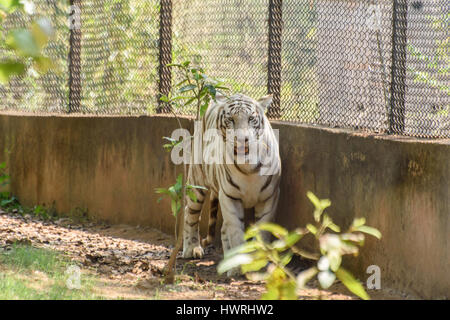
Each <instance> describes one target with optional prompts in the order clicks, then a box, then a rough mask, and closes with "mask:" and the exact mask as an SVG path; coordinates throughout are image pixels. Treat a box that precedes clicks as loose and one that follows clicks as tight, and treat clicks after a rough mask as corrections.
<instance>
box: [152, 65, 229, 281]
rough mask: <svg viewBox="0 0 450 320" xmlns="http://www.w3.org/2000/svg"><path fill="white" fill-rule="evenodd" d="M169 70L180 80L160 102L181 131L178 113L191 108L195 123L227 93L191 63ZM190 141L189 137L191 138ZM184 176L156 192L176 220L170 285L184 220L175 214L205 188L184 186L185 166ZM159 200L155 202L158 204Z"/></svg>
mask: <svg viewBox="0 0 450 320" xmlns="http://www.w3.org/2000/svg"><path fill="white" fill-rule="evenodd" d="M167 66H168V67H172V68H176V69H178V70H179V71H180V73H181V76H182V79H181V81H180V82H178V83H177V84H176V85H175V86H173V88H172V90H171V93H170V94H169V95H161V97H160V100H161V101H162V102H165V103H166V104H167V105H168V106H169V108H168V109H169V111H170V112H171V113H172V114H173V116H174V117H175V119H176V120H177V122H178V125H179V127H180V129H183V126H182V125H181V121H180V119H179V117H178V114H177V110H179V109H186V108H189V107H190V106H191V105H193V106H194V108H195V114H196V118H195V120H196V121H199V120H200V119H201V117H203V115H204V114H205V113H206V110H207V108H208V106H209V104H210V102H211V100H216V94H217V93H218V91H219V90H229V89H228V88H227V87H225V86H224V85H223V82H221V81H218V80H216V79H213V78H211V77H209V76H207V75H206V74H205V71H204V69H203V68H200V67H193V66H191V62H190V61H184V62H182V63H174V64H168V65H167ZM163 139H164V140H166V141H167V143H165V144H164V145H163V148H164V149H165V150H167V151H169V152H170V151H171V150H172V149H173V148H174V147H175V146H177V145H178V144H180V143H181V142H182V141H178V140H175V139H172V138H168V137H163ZM190 139H192V136H191V137H190ZM183 166H184V167H183V174H180V175H178V176H177V179H176V182H175V184H174V185H172V186H170V187H168V188H157V189H156V193H160V194H164V195H167V196H169V197H170V200H171V211H172V214H173V215H174V216H175V217H176V225H175V235H176V239H177V240H176V244H175V248H174V250H173V251H172V254H171V256H170V259H169V262H168V264H167V266H166V278H165V281H166V283H173V281H174V267H175V262H176V255H177V253H178V251H179V250H180V249H181V247H182V245H183V237H182V236H181V235H182V234H183V220H184V214H181V215H179V214H178V212H179V211H180V210H181V209H182V208H183V210H184V208H185V207H186V203H185V202H186V197H187V196H188V197H189V198H190V199H191V200H192V201H195V202H197V196H196V195H195V192H194V189H203V190H206V188H204V187H202V186H193V185H189V184H186V177H187V165H186V164H184V165H183ZM160 200H161V198H160V199H158V202H159V201H160Z"/></svg>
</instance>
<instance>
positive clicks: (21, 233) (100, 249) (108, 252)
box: [0, 209, 402, 300]
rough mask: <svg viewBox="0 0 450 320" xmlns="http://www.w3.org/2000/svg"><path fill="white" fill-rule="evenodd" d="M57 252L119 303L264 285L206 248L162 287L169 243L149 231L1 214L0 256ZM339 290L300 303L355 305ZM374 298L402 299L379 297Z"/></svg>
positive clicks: (247, 294)
mask: <svg viewBox="0 0 450 320" xmlns="http://www.w3.org/2000/svg"><path fill="white" fill-rule="evenodd" d="M15 242H16V243H23V244H30V245H33V246H35V247H41V248H46V249H52V250H57V251H60V252H63V253H65V254H66V255H68V256H69V257H70V258H71V259H72V260H74V261H77V262H78V263H80V264H81V265H82V266H83V270H84V272H87V273H92V274H95V275H96V277H97V278H98V279H99V283H98V285H97V286H96V288H95V290H96V291H97V293H98V294H99V295H100V296H103V297H105V298H111V299H117V298H124V299H195V300H197V299H259V297H260V295H261V293H263V292H264V286H263V284H262V283H258V282H254V281H248V280H246V279H244V278H239V279H228V278H226V277H225V276H219V275H218V274H217V271H216V267H217V263H218V262H219V261H220V259H221V254H220V252H218V250H216V249H214V248H208V249H207V252H206V253H207V254H206V257H205V259H202V260H186V259H181V258H180V259H178V264H177V271H178V272H177V273H178V276H177V277H176V281H175V284H173V285H163V284H162V268H163V267H164V266H165V264H166V262H167V260H168V258H169V255H170V252H171V249H172V247H173V246H172V243H173V238H172V237H171V236H168V235H166V234H164V233H162V232H160V231H158V230H155V229H152V228H148V227H131V226H127V225H114V226H110V225H106V224H100V223H84V224H80V223H74V222H73V221H72V220H70V219H67V218H63V219H59V220H57V221H55V222H52V221H43V220H41V219H39V218H35V217H31V216H29V215H26V216H25V217H22V216H21V215H18V214H6V213H4V212H2V211H1V209H0V250H8V248H10V247H11V245H12V244H13V243H15ZM338 292H345V291H343V289H342V288H341V287H340V286H339V285H338V286H336V288H335V291H323V290H318V289H309V290H304V292H302V298H303V299H315V298H317V297H318V296H319V295H321V296H322V298H324V299H353V298H354V297H353V296H350V295H348V294H342V293H338ZM374 298H384V299H386V298H388V299H389V298H390V299H399V298H402V297H401V296H399V295H389V294H386V293H383V294H381V295H380V294H379V293H378V294H377V296H376V297H374Z"/></svg>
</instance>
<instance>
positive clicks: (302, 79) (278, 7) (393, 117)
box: [0, 0, 450, 138]
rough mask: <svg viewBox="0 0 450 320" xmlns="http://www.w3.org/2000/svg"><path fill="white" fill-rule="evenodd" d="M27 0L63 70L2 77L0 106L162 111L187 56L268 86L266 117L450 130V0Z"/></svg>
mask: <svg viewBox="0 0 450 320" xmlns="http://www.w3.org/2000/svg"><path fill="white" fill-rule="evenodd" d="M35 3H36V11H35V12H34V14H33V15H31V16H40V15H42V16H45V17H48V18H50V19H51V20H52V23H53V25H54V27H55V29H56V37H55V39H53V40H52V41H51V43H50V45H49V46H48V48H47V52H46V53H47V55H49V56H50V57H51V58H52V59H53V60H54V61H56V62H57V65H58V66H59V67H58V69H59V70H56V71H51V72H49V73H48V74H46V75H44V76H42V77H37V75H36V74H35V73H34V72H33V70H32V69H30V70H29V72H28V74H27V75H26V76H23V77H21V78H15V79H14V80H13V81H11V83H10V84H9V85H0V98H1V100H0V110H19V111H32V112H59V113H61V112H66V113H68V112H76V113H92V114H122V115H127V114H137V115H139V114H153V113H157V112H165V111H167V110H165V109H164V108H163V107H162V105H161V104H160V103H159V101H158V96H159V94H160V93H162V94H167V93H168V92H169V90H170V87H171V84H172V83H175V81H177V79H178V75H177V74H172V71H171V70H170V68H167V67H165V65H166V64H168V63H170V62H182V61H184V60H190V61H191V62H192V63H193V64H196V65H200V66H202V67H204V68H205V69H206V72H207V73H208V74H209V75H211V76H213V77H215V78H219V79H222V80H224V81H225V82H226V83H228V84H229V86H230V87H231V88H232V90H233V91H235V92H242V93H245V94H249V95H251V96H252V97H254V98H259V97H260V96H263V95H265V94H267V93H268V92H269V93H272V94H273V95H274V104H273V106H272V108H271V109H270V110H269V116H270V117H271V118H272V119H278V120H283V121H292V122H298V123H307V124H313V125H324V126H328V127H339V128H350V129H356V130H367V131H370V132H379V133H390V134H403V135H411V136H417V137H426V138H450V103H449V102H450V100H449V95H450V90H449V76H448V69H449V56H448V51H449V39H450V38H449V36H448V30H449V19H450V18H449V15H450V13H449V9H450V7H449V4H448V1H446V0H389V1H387V0H208V1H204V0H148V1H142V0H122V1H107V0H72V1H60V0H37V1H35ZM71 5H72V7H71ZM74 8H75V9H74ZM77 10H78V11H77ZM76 14H79V18H80V23H81V24H80V26H79V28H76V27H74V25H73V24H72V23H71V22H72V21H73V20H74V18H76ZM29 20H30V15H24V14H19V13H15V14H13V15H12V16H10V17H8V18H7V20H5V21H4V22H3V24H2V25H3V27H4V28H5V30H9V29H11V28H16V27H24V26H26V24H27V23H28V22H29ZM6 54H7V50H5V48H0V58H2V57H4V56H5V55H6ZM182 113H184V114H192V113H193V110H190V109H185V110H182Z"/></svg>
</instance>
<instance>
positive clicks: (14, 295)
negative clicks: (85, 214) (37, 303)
mask: <svg viewBox="0 0 450 320" xmlns="http://www.w3.org/2000/svg"><path fill="white" fill-rule="evenodd" d="M71 265H75V263H73V262H71V261H70V260H69V259H68V258H67V257H65V256H63V255H62V254H60V253H58V252H55V251H51V250H46V249H41V248H34V247H31V246H22V245H13V247H12V250H10V251H8V252H1V253H0V300H12V299H19V300H28V299H32V300H42V299H44V300H66V299H68V300H72V299H86V300H89V299H100V298H101V297H99V296H96V295H95V294H94V293H93V291H92V289H93V285H94V282H95V279H94V277H93V276H92V275H86V274H84V273H83V272H82V274H81V287H80V289H69V288H68V287H67V285H66V281H67V279H68V278H69V275H68V274H66V273H65V272H66V270H67V268H68V267H69V266H71Z"/></svg>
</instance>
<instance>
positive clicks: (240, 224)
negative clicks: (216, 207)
mask: <svg viewBox="0 0 450 320" xmlns="http://www.w3.org/2000/svg"><path fill="white" fill-rule="evenodd" d="M219 203H220V209H221V210H222V217H223V224H222V230H221V236H222V248H223V251H224V253H226V252H227V251H228V250H230V249H231V248H234V247H237V246H239V245H241V244H242V243H243V242H244V207H243V205H242V201H241V200H236V199H233V198H230V197H229V196H227V195H226V194H225V193H224V192H219ZM237 274H239V269H238V268H236V269H233V270H230V271H228V273H227V275H228V276H233V275H237Z"/></svg>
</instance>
